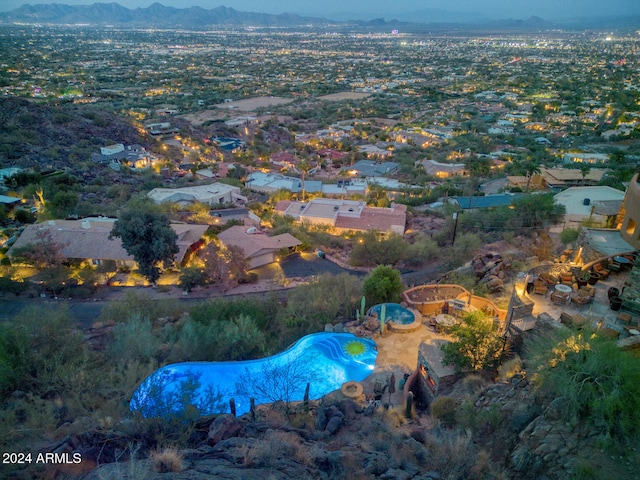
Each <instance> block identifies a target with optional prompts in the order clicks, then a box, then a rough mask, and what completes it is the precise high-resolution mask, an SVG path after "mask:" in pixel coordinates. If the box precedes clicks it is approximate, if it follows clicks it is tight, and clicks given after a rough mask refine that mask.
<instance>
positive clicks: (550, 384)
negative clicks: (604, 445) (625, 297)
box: [526, 331, 640, 438]
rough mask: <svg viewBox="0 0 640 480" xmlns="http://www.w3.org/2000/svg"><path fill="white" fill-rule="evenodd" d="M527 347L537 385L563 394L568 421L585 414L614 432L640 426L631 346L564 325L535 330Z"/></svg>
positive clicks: (619, 434)
mask: <svg viewBox="0 0 640 480" xmlns="http://www.w3.org/2000/svg"><path fill="white" fill-rule="evenodd" d="M526 350H527V360H528V361H529V362H530V364H531V366H532V367H533V369H534V370H535V371H536V375H535V376H534V380H535V381H536V383H537V384H538V385H539V387H540V388H541V389H542V390H543V391H544V392H546V393H548V394H550V395H554V396H556V397H560V396H562V397H564V399H565V402H564V404H565V408H564V412H563V413H564V415H565V417H566V420H567V421H577V420H580V419H587V420H589V421H590V422H592V423H593V424H594V425H596V426H597V427H598V428H600V429H601V430H602V431H603V432H604V433H605V435H607V436H611V437H616V438H624V437H631V436H633V435H635V434H637V433H638V432H639V431H640V369H638V359H637V357H636V356H635V355H634V354H633V353H632V352H629V351H624V350H621V349H619V348H618V347H617V346H616V344H615V342H612V341H611V340H609V339H606V338H602V337H600V336H597V335H593V334H590V333H589V332H580V333H577V332H564V331H553V332H546V333H545V334H540V335H537V336H535V337H533V338H531V339H529V341H528V342H527V343H526Z"/></svg>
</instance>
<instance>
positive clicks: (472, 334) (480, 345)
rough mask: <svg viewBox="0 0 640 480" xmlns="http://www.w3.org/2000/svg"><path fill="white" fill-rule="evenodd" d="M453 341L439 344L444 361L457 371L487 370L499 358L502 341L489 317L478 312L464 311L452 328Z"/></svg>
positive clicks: (501, 351) (492, 366) (497, 361)
mask: <svg viewBox="0 0 640 480" xmlns="http://www.w3.org/2000/svg"><path fill="white" fill-rule="evenodd" d="M452 333H453V334H454V335H455V336H456V340H455V341H453V342H450V343H447V344H445V345H443V346H442V347H441V348H442V351H443V352H444V363H445V364H447V365H453V366H455V367H456V369H458V370H464V369H469V368H470V369H472V370H483V369H485V370H488V369H492V368H495V367H497V366H498V364H499V362H500V360H501V359H502V353H503V340H502V338H501V337H500V335H499V333H498V331H497V328H496V327H495V325H494V323H493V319H491V318H489V317H487V316H485V315H484V314H483V313H482V312H473V313H470V314H467V315H465V316H464V318H463V319H462V323H461V324H459V325H456V326H455V327H453V328H452Z"/></svg>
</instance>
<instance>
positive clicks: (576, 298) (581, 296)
mask: <svg viewBox="0 0 640 480" xmlns="http://www.w3.org/2000/svg"><path fill="white" fill-rule="evenodd" d="M595 296H596V289H595V288H594V287H592V286H590V285H587V286H586V287H584V288H581V289H580V290H578V291H577V292H573V293H571V301H572V302H574V303H577V304H578V305H587V304H589V303H591V302H593V298H594V297H595Z"/></svg>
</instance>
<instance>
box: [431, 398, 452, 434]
mask: <svg viewBox="0 0 640 480" xmlns="http://www.w3.org/2000/svg"><path fill="white" fill-rule="evenodd" d="M457 409H458V402H457V401H456V399H455V398H452V397H438V398H436V399H435V400H434V401H433V402H431V405H430V411H431V415H433V416H434V417H435V418H437V419H438V420H440V422H441V423H442V425H444V426H445V427H453V426H454V425H455V424H456V410H457Z"/></svg>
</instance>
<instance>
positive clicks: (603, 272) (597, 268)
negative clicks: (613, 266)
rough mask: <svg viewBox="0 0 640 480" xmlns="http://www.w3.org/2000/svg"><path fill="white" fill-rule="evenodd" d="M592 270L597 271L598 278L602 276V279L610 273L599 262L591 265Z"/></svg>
mask: <svg viewBox="0 0 640 480" xmlns="http://www.w3.org/2000/svg"><path fill="white" fill-rule="evenodd" d="M593 271H594V272H596V273H598V274H599V275H600V278H602V279H603V280H604V279H606V278H607V277H608V276H609V273H611V272H610V271H609V270H607V269H606V268H604V267H603V266H602V264H600V263H596V264H595V265H594V266H593Z"/></svg>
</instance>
